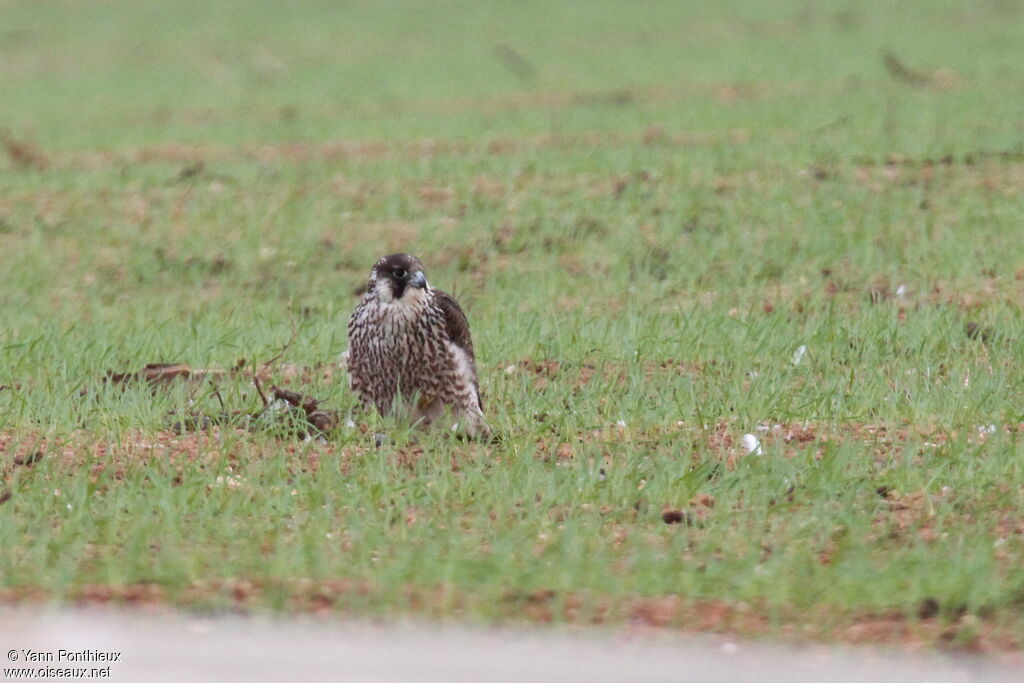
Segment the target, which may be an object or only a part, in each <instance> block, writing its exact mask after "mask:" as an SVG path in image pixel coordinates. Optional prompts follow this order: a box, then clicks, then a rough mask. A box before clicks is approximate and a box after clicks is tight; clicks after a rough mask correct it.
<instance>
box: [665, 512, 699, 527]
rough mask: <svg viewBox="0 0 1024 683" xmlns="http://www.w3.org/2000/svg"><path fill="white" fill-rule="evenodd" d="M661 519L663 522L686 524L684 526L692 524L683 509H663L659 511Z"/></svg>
mask: <svg viewBox="0 0 1024 683" xmlns="http://www.w3.org/2000/svg"><path fill="white" fill-rule="evenodd" d="M661 521H663V522H665V524H686V526H691V525H692V524H693V521H692V520H691V519H690V515H689V514H688V513H687V512H685V511H683V510H665V511H664V512H662V513H661Z"/></svg>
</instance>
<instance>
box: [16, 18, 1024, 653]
mask: <svg viewBox="0 0 1024 683" xmlns="http://www.w3.org/2000/svg"><path fill="white" fill-rule="evenodd" d="M0 13H2V14H3V17H4V20H3V22H2V23H3V29H2V30H0V88H2V90H3V92H4V93H5V95H4V97H3V99H2V101H0V127H2V128H3V129H5V130H6V131H7V132H6V134H5V135H6V138H5V139H6V147H7V152H8V153H7V158H5V159H3V160H0V311H2V312H3V324H2V326H0V385H3V386H4V389H0V433H2V436H0V448H2V449H3V452H4V455H3V458H4V460H3V467H4V468H3V477H4V482H3V483H2V484H0V489H5V490H6V491H7V493H8V494H9V499H8V500H7V501H6V502H5V503H3V504H2V505H0V515H2V516H3V523H2V524H0V547H2V548H3V552H2V553H0V597H2V598H3V599H4V600H5V601H7V602H14V603H17V602H21V601H32V600H55V601H59V602H81V601H86V602H89V601H109V600H116V601H127V602H138V601H142V602H150V601H159V602H169V603H171V604H175V605H182V606H187V607H189V608H194V609H219V608H224V607H230V608H243V609H254V610H264V609H270V610H283V611H306V610H314V611H324V612H338V613H344V614H353V613H354V614H374V615H387V616H398V615H403V614H407V613H412V614H416V615H421V616H430V617H439V618H460V619H471V620H484V621H504V620H519V619H526V620H540V621H552V620H553V621H571V622H581V623H608V624H613V625H616V624H624V623H631V624H637V623H640V624H650V625H654V626H672V627H682V628H686V629H696V630H727V631H735V632H740V633H744V634H764V635H772V636H775V637H779V636H783V637H796V638H812V639H844V640H852V641H865V640H872V641H875V640H877V641H885V642H905V641H908V640H910V641H913V642H922V641H923V642H925V643H927V644H931V645H940V646H941V645H952V646H956V647H965V648H973V649H980V650H990V649H1014V650H1016V649H1020V647H1021V645H1022V644H1024V611H1022V607H1021V605H1022V604H1024V573H1022V570H1021V567H1022V566H1024V465H1022V463H1024V441H1022V436H1021V434H1022V432H1024V426H1022V423H1024V416H1022V410H1024V409H1022V406H1024V392H1022V387H1024V369H1022V368H1024V363H1022V361H1024V350H1022V348H1024V347H1022V346H1021V344H1020V343H1019V340H1020V339H1021V338H1022V336H1024V323H1022V320H1021V316H1020V307H1021V303H1022V300H1024V256H1022V254H1024V232H1022V231H1021V230H1020V229H1019V227H1020V222H1021V220H1022V219H1024V199H1022V197H1024V194H1022V193H1021V189H1022V184H1024V155H1022V152H1021V150H1022V144H1024V140H1022V124H1024V111H1022V108H1021V104H1020V103H1021V102H1022V101H1024V99H1022V97H1021V95H1022V94H1024V92H1022V89H1021V86H1020V83H1022V82H1024V81H1022V78H1021V77H1022V76H1024V61H1022V60H1020V50H1019V47H1018V42H1019V41H1018V37H1019V35H1020V29H1021V28H1024V5H1022V4H1021V3H1020V2H1011V1H1005V2H991V3H967V2H936V3H928V4H927V5H920V6H916V5H907V6H903V5H900V6H894V5H892V4H891V3H883V2H868V3H858V4H853V5H851V4H849V3H840V2H820V3H805V2H775V3H715V4H713V5H706V6H705V5H697V4H693V5H692V6H691V5H688V4H682V5H681V4H679V3H657V2H656V3H648V4H646V5H644V7H643V8H642V9H637V10H631V11H629V12H624V11H623V9H622V7H621V6H620V5H619V4H618V3H612V2H596V3H587V4H586V5H585V6H584V5H575V4H572V3H555V4H552V3H532V2H529V3H516V4H511V5H510V4H507V3H484V4H481V3H461V2H437V3H431V4H429V5H423V4H419V3H404V2H393V3H349V4H347V5H345V6H341V5H337V4H336V3H326V2H322V3H321V2H312V1H310V2H304V3H301V4H299V5H297V6H295V7H293V6H292V5H291V4H289V5H288V6H287V7H286V6H285V5H282V4H280V3H271V2H249V3H244V4H242V3H203V2H182V3H173V4H171V3H160V2H131V3H127V2H119V1H114V2H105V3H80V2H70V1H69V2H52V3H36V2H22V1H16V2H10V1H8V2H6V3H3V4H0ZM887 50H888V51H892V52H893V54H895V55H897V57H898V59H899V60H901V61H902V62H903V63H904V64H905V65H906V67H907V69H908V70H910V71H911V72H913V73H916V74H917V75H918V76H920V80H921V82H920V83H917V84H914V83H909V82H904V81H903V80H900V79H899V78H897V77H894V73H895V72H893V73H890V72H888V71H887V70H886V67H885V66H884V62H883V59H882V57H881V54H882V53H883V51H887ZM897 76H898V74H897ZM399 249H401V250H408V251H412V252H415V253H416V254H417V255H419V256H420V257H421V258H422V259H423V260H424V262H425V263H426V264H427V265H428V271H429V272H428V274H429V276H430V277H431V280H432V281H433V282H434V283H435V284H436V285H438V286H441V287H443V288H445V289H449V291H451V290H452V289H454V291H455V292H456V293H457V295H458V296H459V298H460V300H461V301H462V302H463V305H464V308H466V309H467V311H468V314H469V318H470V321H471V324H472V328H473V333H474V338H475V343H476V346H477V353H478V356H479V361H480V371H481V383H482V387H483V390H484V392H485V398H486V404H487V412H488V418H489V420H490V422H491V424H492V425H493V426H494V427H496V429H497V431H499V432H500V433H501V434H502V435H503V436H504V439H503V440H502V441H501V442H500V443H499V444H493V445H492V444H474V443H462V442H453V441H451V440H449V439H447V438H445V437H444V435H441V434H415V435H413V434H409V433H408V432H407V431H406V430H405V429H404V428H403V427H402V426H401V425H393V424H389V423H387V422H386V421H385V422H381V421H379V420H377V419H376V418H374V417H372V416H364V417H361V418H360V427H361V428H360V429H343V430H341V431H340V432H338V433H337V434H333V435H331V437H330V439H329V440H328V441H327V442H326V443H322V442H317V441H312V442H305V443H303V442H300V441H297V440H295V439H294V438H292V437H290V436H288V435H287V434H285V433H283V432H282V431H281V430H277V429H274V428H269V429H266V430H262V431H256V432H249V431H243V430H235V429H231V428H227V427H225V428H222V429H218V430H214V431H212V432H209V433H204V434H199V435H195V434H188V435H175V434H172V433H170V432H169V431H167V428H168V425H169V424H170V422H173V420H174V418H173V417H168V416H169V415H172V416H173V415H181V414H182V413H185V412H187V411H190V410H199V411H204V412H208V413H211V414H212V413H217V412H220V411H221V410H222V408H221V407H220V401H224V403H225V408H226V409H229V410H245V411H253V410H256V409H257V408H258V406H259V399H258V398H257V397H256V395H255V392H254V390H253V386H252V383H251V380H250V379H249V378H247V377H246V376H245V375H244V373H236V374H235V375H231V376H228V377H225V378H223V379H222V380H220V382H219V390H218V393H217V394H215V392H214V391H213V389H212V388H211V386H210V385H208V384H200V385H187V384H179V385H172V386H169V387H162V388H160V389H159V390H157V391H150V390H149V388H148V387H145V386H141V387H140V386H129V387H126V388H124V389H121V388H117V387H112V386H110V385H108V384H105V383H104V382H103V381H102V378H103V376H104V374H105V373H106V372H107V371H110V370H116V371H123V370H134V369H137V368H139V367H141V366H142V365H143V364H145V363H150V362H183V363H188V364H190V365H192V366H193V367H196V368H225V369H227V368H232V367H234V366H235V365H236V364H237V363H238V361H239V360H240V359H244V360H245V361H246V363H247V364H248V365H249V366H251V365H252V364H258V363H260V362H262V361H264V360H266V359H268V358H271V357H273V356H274V355H275V354H276V353H277V352H278V351H279V350H280V348H281V347H282V345H283V344H284V343H285V342H286V340H288V338H289V336H290V335H291V331H292V329H293V326H294V330H295V340H294V342H293V343H292V344H291V345H290V346H288V348H287V351H286V354H285V357H284V358H282V359H281V361H280V362H279V363H278V364H276V366H275V369H274V374H275V376H274V377H273V378H271V379H272V381H277V382H279V383H280V382H285V381H286V380H287V381H290V386H291V387H292V388H297V389H300V390H301V391H303V392H305V393H308V394H312V395H315V396H316V397H317V398H319V399H320V400H321V401H322V402H323V403H324V404H325V405H327V406H330V407H332V408H335V409H338V410H342V411H348V410H350V409H351V408H352V406H353V404H354V402H353V400H352V397H351V395H350V394H349V393H348V391H347V389H346V382H345V379H344V377H343V374H342V373H341V372H340V371H338V370H337V369H336V368H334V367H333V365H332V364H333V363H335V362H336V360H337V358H338V355H339V354H340V353H341V352H342V351H343V350H344V348H345V345H346V341H345V322H346V319H347V316H348V314H349V312H350V311H351V309H352V308H353V307H354V305H355V303H356V300H357V299H356V297H355V296H353V294H352V292H353V290H354V289H355V288H356V287H357V286H358V285H359V284H361V282H362V281H363V280H364V279H365V277H366V275H367V273H368V269H369V267H370V265H371V264H372V263H373V261H374V259H375V258H376V257H377V256H379V255H380V254H382V253H385V252H388V251H393V250H399ZM969 324H973V325H974V327H972V328H971V329H972V333H970V334H968V332H967V326H968V325H969ZM800 346H805V347H806V349H807V351H806V354H805V355H804V356H803V359H802V360H801V362H799V363H794V353H795V352H796V350H797V349H798V348H799V347H800ZM308 368H315V370H314V371H307V370H306V369H308ZM296 371H298V372H296ZM190 402H191V404H190ZM357 417H358V416H357ZM990 425H991V426H992V429H990V428H989V426H990ZM375 429H386V430H387V431H388V432H389V433H390V434H392V435H393V436H394V438H395V443H394V444H389V445H386V446H385V447H383V448H381V449H374V448H373V446H372V439H371V438H370V436H369V435H368V434H366V433H364V432H365V430H375ZM748 433H752V434H756V435H758V436H759V438H760V441H761V445H762V450H763V454H761V455H754V454H747V452H746V449H745V448H743V447H742V446H741V445H740V441H741V437H743V435H744V434H748ZM36 452H40V453H42V456H43V457H42V459H41V460H39V461H38V462H35V463H32V464H30V465H25V464H21V465H17V464H15V461H14V459H15V457H16V456H20V457H21V458H25V457H26V456H29V455H31V454H33V453H36ZM666 519H667V520H669V521H673V520H680V521H681V522H682V523H678V524H668V523H666V522H665V520H666Z"/></svg>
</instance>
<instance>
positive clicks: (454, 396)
mask: <svg viewBox="0 0 1024 683" xmlns="http://www.w3.org/2000/svg"><path fill="white" fill-rule="evenodd" d="M346 354H347V355H346V356H345V358H346V361H345V362H346V364H347V369H348V378H349V387H350V388H351V389H352V391H353V392H354V393H355V394H356V395H357V396H358V398H359V403H360V406H361V407H362V409H363V410H366V411H369V410H372V409H376V410H377V412H378V413H380V414H381V415H382V416H388V415H392V414H393V415H395V416H396V417H397V418H399V419H405V420H408V421H410V422H412V423H413V425H415V426H418V427H426V426H428V425H431V424H435V423H438V422H439V421H440V420H441V418H442V417H444V416H448V417H449V418H451V419H453V420H454V422H453V423H452V424H451V425H450V427H451V429H452V430H453V431H456V432H464V433H466V434H468V435H469V436H471V437H478V436H487V435H489V434H490V428H489V427H488V425H487V422H486V421H485V420H484V415H483V403H482V401H481V399H480V384H479V382H478V380H477V373H476V357H475V356H474V353H473V340H472V337H471V336H470V332H469V321H468V320H467V319H466V314H465V313H463V311H462V308H461V307H460V306H459V304H458V302H457V301H456V300H455V298H454V297H452V296H451V295H450V294H448V293H446V292H443V291H441V290H440V289H435V288H434V287H432V286H431V285H430V283H429V282H428V281H427V276H426V272H425V268H424V267H423V263H422V262H421V261H420V260H419V259H418V258H416V257H415V256H413V255H412V254H401V253H399V254H388V255H387V256H382V257H381V258H380V259H378V260H377V262H376V263H375V264H374V266H373V269H372V270H371V271H370V279H369V281H368V282H367V284H366V291H365V294H364V295H363V298H362V300H361V301H360V302H359V305H358V306H356V309H355V310H354V311H353V312H352V315H351V317H350V318H349V321H348V351H347V352H346Z"/></svg>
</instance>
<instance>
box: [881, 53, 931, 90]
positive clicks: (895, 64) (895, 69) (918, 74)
mask: <svg viewBox="0 0 1024 683" xmlns="http://www.w3.org/2000/svg"><path fill="white" fill-rule="evenodd" d="M882 62H883V63H884V64H885V70H886V71H888V72H889V75H890V76H892V77H893V78H894V79H895V80H897V81H900V82H901V83H906V84H907V85H928V84H929V83H931V82H932V81H933V78H932V76H931V74H928V73H925V72H923V71H917V70H916V69H911V68H910V67H908V66H907V65H906V64H904V63H903V62H902V61H901V60H900V58H899V57H897V56H896V54H895V53H894V52H892V51H891V50H885V51H883V52H882Z"/></svg>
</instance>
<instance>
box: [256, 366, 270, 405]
mask: <svg viewBox="0 0 1024 683" xmlns="http://www.w3.org/2000/svg"><path fill="white" fill-rule="evenodd" d="M252 383H253V384H255V385H256V393H257V394H259V395H260V400H261V401H263V409H264V410H266V409H267V408H268V407H270V401H268V400H267V396H266V394H264V393H263V387H261V386H260V378H259V377H257V376H256V375H253V376H252Z"/></svg>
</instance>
